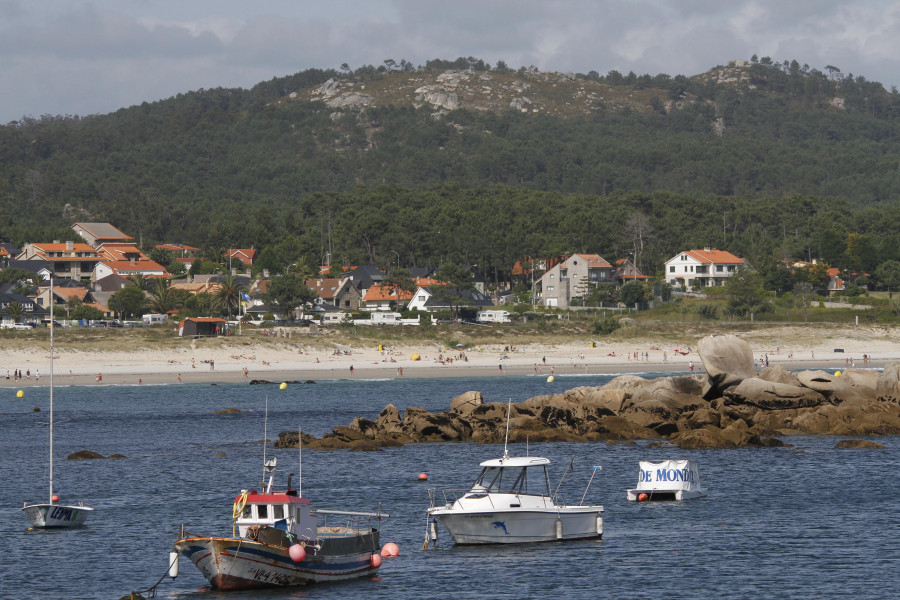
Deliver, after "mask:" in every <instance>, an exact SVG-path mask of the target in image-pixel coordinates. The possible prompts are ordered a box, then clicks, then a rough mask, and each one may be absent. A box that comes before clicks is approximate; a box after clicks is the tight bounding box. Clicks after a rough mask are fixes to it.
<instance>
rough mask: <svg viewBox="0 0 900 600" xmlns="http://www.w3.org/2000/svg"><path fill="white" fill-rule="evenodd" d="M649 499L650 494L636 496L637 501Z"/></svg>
mask: <svg viewBox="0 0 900 600" xmlns="http://www.w3.org/2000/svg"><path fill="white" fill-rule="evenodd" d="M649 499H650V496H648V495H647V494H640V495H639V496H638V502H646V501H647V500H649Z"/></svg>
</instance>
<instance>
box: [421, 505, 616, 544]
mask: <svg viewBox="0 0 900 600" xmlns="http://www.w3.org/2000/svg"><path fill="white" fill-rule="evenodd" d="M602 510H603V509H602V508H600V507H577V508H575V507H568V508H566V507H563V508H559V509H548V510H533V509H522V510H511V511H496V512H482V513H473V512H454V511H452V510H447V509H444V510H441V509H438V510H432V511H431V513H430V514H431V515H432V516H433V517H434V518H435V519H437V520H438V521H440V522H441V524H442V525H443V526H444V527H445V528H446V529H447V531H448V532H449V533H450V537H451V538H453V541H454V542H456V543H457V544H520V543H527V542H551V541H557V540H577V539H587V538H601V537H603V518H602V517H601V513H602ZM557 523H559V526H558V525H557Z"/></svg>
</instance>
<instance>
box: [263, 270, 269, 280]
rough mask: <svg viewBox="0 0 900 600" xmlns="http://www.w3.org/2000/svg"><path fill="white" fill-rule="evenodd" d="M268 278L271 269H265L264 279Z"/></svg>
mask: <svg viewBox="0 0 900 600" xmlns="http://www.w3.org/2000/svg"><path fill="white" fill-rule="evenodd" d="M268 278H269V270H268V269H263V279H268Z"/></svg>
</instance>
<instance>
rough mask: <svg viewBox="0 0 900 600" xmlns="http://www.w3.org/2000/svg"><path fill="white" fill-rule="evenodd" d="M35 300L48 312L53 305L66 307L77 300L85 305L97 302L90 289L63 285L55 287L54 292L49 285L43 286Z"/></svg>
mask: <svg viewBox="0 0 900 600" xmlns="http://www.w3.org/2000/svg"><path fill="white" fill-rule="evenodd" d="M34 298H35V300H36V301H37V303H38V304H39V305H40V306H42V307H44V308H47V309H48V310H49V307H50V306H51V304H52V305H53V306H63V307H65V306H67V305H68V304H69V302H71V301H72V300H77V301H78V302H81V303H83V304H93V303H94V302H95V298H94V296H93V294H92V292H91V290H89V289H88V288H86V287H75V286H61V285H54V286H53V289H52V290H51V289H50V286H49V285H47V286H41V287H39V288H38V293H37V295H36V296H35V297H34Z"/></svg>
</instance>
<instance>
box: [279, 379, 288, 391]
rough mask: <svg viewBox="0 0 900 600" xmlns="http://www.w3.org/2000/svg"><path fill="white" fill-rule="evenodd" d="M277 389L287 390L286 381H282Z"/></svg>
mask: <svg viewBox="0 0 900 600" xmlns="http://www.w3.org/2000/svg"><path fill="white" fill-rule="evenodd" d="M278 387H279V389H282V390H286V389H287V381H282V382H281V385H279V386H278Z"/></svg>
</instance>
